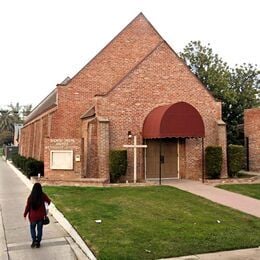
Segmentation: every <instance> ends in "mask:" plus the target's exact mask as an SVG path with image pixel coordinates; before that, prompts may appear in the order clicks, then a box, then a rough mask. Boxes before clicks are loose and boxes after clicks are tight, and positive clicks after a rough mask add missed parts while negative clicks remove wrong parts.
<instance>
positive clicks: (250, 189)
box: [217, 183, 260, 200]
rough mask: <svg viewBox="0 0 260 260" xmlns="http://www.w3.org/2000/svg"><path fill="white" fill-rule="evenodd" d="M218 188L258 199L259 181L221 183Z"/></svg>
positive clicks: (259, 193)
mask: <svg viewBox="0 0 260 260" xmlns="http://www.w3.org/2000/svg"><path fill="white" fill-rule="evenodd" d="M217 187H218V188H221V189H224V190H228V191H233V192H236V193H240V194H243V195H246V196H249V197H252V198H255V199H259V200H260V183H255V184H222V185H218V186H217Z"/></svg>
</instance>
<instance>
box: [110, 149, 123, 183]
mask: <svg viewBox="0 0 260 260" xmlns="http://www.w3.org/2000/svg"><path fill="white" fill-rule="evenodd" d="M126 169H127V151H126V150H111V151H110V152H109V173H110V181H111V182H118V181H119V179H120V177H121V176H123V175H125V174H126Z"/></svg>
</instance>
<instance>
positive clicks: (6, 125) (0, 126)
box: [0, 109, 14, 132]
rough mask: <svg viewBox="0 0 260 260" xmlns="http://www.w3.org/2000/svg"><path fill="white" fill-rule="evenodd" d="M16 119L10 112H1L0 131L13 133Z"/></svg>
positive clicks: (2, 110)
mask: <svg viewBox="0 0 260 260" xmlns="http://www.w3.org/2000/svg"><path fill="white" fill-rule="evenodd" d="M13 124H14V118H13V116H12V114H11V111H10V110H6V109H1V110H0V131H10V132H12V131H13Z"/></svg>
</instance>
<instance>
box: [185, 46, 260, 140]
mask: <svg viewBox="0 0 260 260" xmlns="http://www.w3.org/2000/svg"><path fill="white" fill-rule="evenodd" d="M180 56H181V57H182V58H183V59H184V61H185V62H186V64H187V65H188V66H189V68H190V69H191V71H192V72H193V73H194V74H195V75H196V76H197V77H198V78H199V79H200V80H201V82H202V83H203V84H204V85H205V87H206V88H207V89H208V90H209V91H210V92H211V93H212V94H213V96H214V97H215V98H216V99H218V100H221V101H222V118H223V120H224V121H225V122H226V123H227V136H228V143H233V144H241V142H243V138H242V140H241V139H240V137H239V134H238V130H237V127H238V125H239V124H242V123H243V111H244V109H245V108H251V107H255V106H259V104H260V100H259V93H260V92H259V91H260V88H259V76H260V72H259V70H258V69H257V66H253V65H251V64H245V63H244V64H243V65H241V66H236V67H235V68H230V67H229V66H228V65H227V63H226V62H224V61H223V60H222V59H221V58H220V57H219V56H218V55H217V54H214V53H213V50H212V49H211V48H210V45H209V44H208V45H207V46H203V45H202V44H201V42H200V41H191V42H190V43H188V45H187V46H186V47H185V48H184V50H183V52H182V53H181V54H180Z"/></svg>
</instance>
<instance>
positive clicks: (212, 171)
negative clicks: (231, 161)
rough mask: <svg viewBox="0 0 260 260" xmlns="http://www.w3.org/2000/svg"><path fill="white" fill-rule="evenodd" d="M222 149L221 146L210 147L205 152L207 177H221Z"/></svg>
mask: <svg viewBox="0 0 260 260" xmlns="http://www.w3.org/2000/svg"><path fill="white" fill-rule="evenodd" d="M222 160H223V159H222V148H221V147H220V146H208V147H207V148H206V151H205V164H206V165H205V166H206V175H207V177H208V178H210V179H216V178H219V177H220V174H221V168H222Z"/></svg>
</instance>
